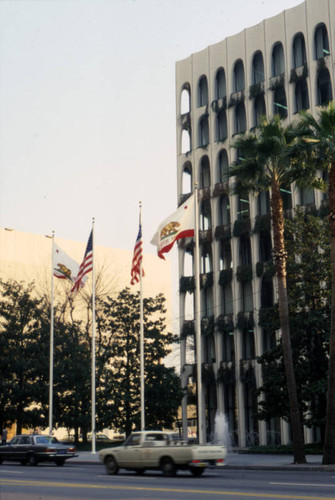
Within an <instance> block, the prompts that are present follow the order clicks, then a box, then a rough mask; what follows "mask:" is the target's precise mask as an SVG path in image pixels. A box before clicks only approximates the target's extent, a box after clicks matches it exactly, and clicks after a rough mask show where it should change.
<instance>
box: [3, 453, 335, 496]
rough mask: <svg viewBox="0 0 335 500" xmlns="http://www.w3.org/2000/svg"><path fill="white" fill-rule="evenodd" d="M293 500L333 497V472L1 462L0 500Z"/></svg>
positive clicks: (334, 477) (334, 493)
mask: <svg viewBox="0 0 335 500" xmlns="http://www.w3.org/2000/svg"><path fill="white" fill-rule="evenodd" d="M111 498H113V500H118V499H159V500H167V499H173V500H179V499H182V500H187V499H188V498H189V499H192V500H194V499H199V500H209V499H215V498H224V499H238V498H241V499H244V500H247V499H253V500H254V499H261V498H264V499H266V498H271V499H281V498H285V499H297V500H305V499H307V500H312V499H313V500H315V499H328V500H330V499H331V500H334V498H335V472H317V471H311V472H307V471H279V470H272V471H268V470H230V469H220V470H217V469H211V470H206V471H205V473H204V475H203V476H202V477H201V478H194V477H193V476H191V474H190V473H188V472H178V474H177V476H176V477H175V478H165V477H163V476H162V474H161V472H159V471H157V472H147V473H145V474H144V475H143V476H139V475H137V474H135V473H133V472H128V471H120V472H119V474H118V475H116V476H108V475H107V474H106V473H105V470H104V467H103V466H100V465H92V464H79V463H77V464H76V463H71V462H68V463H66V464H65V466H64V467H56V466H55V465H53V464H41V465H39V466H37V467H24V466H21V465H18V464H10V463H4V464H3V465H1V467H0V500H55V499H64V500H73V499H83V500H84V499H90V500H92V499H94V500H95V499H99V500H100V499H101V500H105V499H106V500H107V499H111Z"/></svg>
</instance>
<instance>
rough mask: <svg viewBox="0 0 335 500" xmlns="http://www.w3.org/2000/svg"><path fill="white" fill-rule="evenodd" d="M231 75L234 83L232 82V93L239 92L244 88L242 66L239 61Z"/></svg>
mask: <svg viewBox="0 0 335 500" xmlns="http://www.w3.org/2000/svg"><path fill="white" fill-rule="evenodd" d="M233 75H234V81H233V89H234V92H241V91H242V90H244V88H245V82H244V66H243V62H242V61H241V60H238V61H236V63H235V66H234V73H233Z"/></svg>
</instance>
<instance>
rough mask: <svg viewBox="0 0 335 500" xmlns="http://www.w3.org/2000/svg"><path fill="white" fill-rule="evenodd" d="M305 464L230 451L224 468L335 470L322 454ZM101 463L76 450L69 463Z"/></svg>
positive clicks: (287, 458) (276, 456)
mask: <svg viewBox="0 0 335 500" xmlns="http://www.w3.org/2000/svg"><path fill="white" fill-rule="evenodd" d="M306 459H307V464H293V455H282V454H274V455H270V454H256V453H238V452H234V451H231V452H229V453H228V456H227V463H226V466H225V468H226V469H249V470H253V469H255V470H274V469H276V470H303V471H325V472H326V471H335V465H322V455H307V457H306ZM73 462H75V463H87V464H96V465H99V464H101V462H100V460H99V455H98V453H95V454H94V453H92V452H89V451H80V452H78V457H75V458H71V463H73Z"/></svg>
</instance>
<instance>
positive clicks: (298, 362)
mask: <svg viewBox="0 0 335 500" xmlns="http://www.w3.org/2000/svg"><path fill="white" fill-rule="evenodd" d="M328 233H329V227H328V222H327V221H325V220H323V219H322V218H321V217H319V216H318V215H317V214H315V215H312V214H309V213H306V210H304V209H297V211H296V215H295V217H294V219H293V220H292V221H291V220H289V219H287V220H286V221H285V245H286V250H287V253H288V259H287V276H288V280H287V288H288V297H289V317H290V329H291V332H292V334H291V335H292V339H291V340H292V356H293V362H294V366H295V374H296V382H297V389H298V390H297V392H298V398H299V406H300V408H302V410H303V417H304V424H305V425H307V426H317V427H319V428H320V429H321V439H322V440H323V438H324V427H325V419H326V411H325V410H326V392H327V375H328V370H327V352H328V339H329V326H330V325H329V320H328V318H329V312H330V244H329V237H328ZM263 321H264V319H263ZM277 324H278V308H277V307H274V308H273V311H272V314H268V317H267V322H266V324H265V323H264V324H262V326H263V327H264V328H266V329H267V330H268V331H274V330H275V329H276V327H277ZM282 360H283V350H282V346H281V343H277V345H275V346H274V347H273V349H271V350H267V351H265V352H264V353H263V355H262V356H261V357H260V358H259V362H260V363H261V364H262V368H263V370H262V372H263V385H262V387H260V388H259V389H258V394H260V393H264V394H265V399H264V401H262V402H261V403H260V410H259V412H258V414H259V417H260V418H261V419H265V420H270V419H271V418H273V417H278V416H281V417H283V418H286V419H288V418H289V405H288V396H287V388H286V385H285V370H284V365H283V362H282Z"/></svg>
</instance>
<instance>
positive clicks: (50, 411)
mask: <svg viewBox="0 0 335 500" xmlns="http://www.w3.org/2000/svg"><path fill="white" fill-rule="evenodd" d="M49 238H50V236H49ZM54 250H55V232H54V231H52V256H51V307H50V359H49V434H52V427H53V423H52V414H53V384H54V380H53V379H54V373H53V362H54V267H55V263H54V253H55V252H54Z"/></svg>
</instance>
